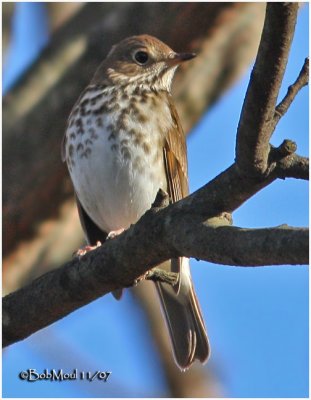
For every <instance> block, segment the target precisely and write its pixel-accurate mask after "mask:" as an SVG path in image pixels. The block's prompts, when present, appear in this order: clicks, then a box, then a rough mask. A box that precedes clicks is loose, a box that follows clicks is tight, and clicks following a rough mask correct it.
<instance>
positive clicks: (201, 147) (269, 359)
mask: <svg viewBox="0 0 311 400" xmlns="http://www.w3.org/2000/svg"><path fill="white" fill-rule="evenodd" d="M22 7H24V11H23V10H21V11H23V12H24V13H26V14H27V13H29V12H30V10H29V8H27V7H25V5H24V6H22ZM30 7H32V8H35V6H34V5H31V6H30ZM40 7H41V8H40V10H39V9H36V10H35V13H39V14H38V15H42V13H44V7H42V6H40ZM25 9H27V12H26V11H25ZM23 12H21V14H20V16H21V18H20V20H21V21H24V22H25V20H26V19H25V18H26V17H25V14H23ZM22 17H23V18H24V19H23V18H22ZM28 18H29V15H28ZM31 18H35V21H37V20H38V18H36V17H34V14H31ZM39 19H40V20H41V21H42V18H41V17H40V18H39ZM17 21H18V18H17ZM28 22H29V20H28ZM31 25H32V24H31ZM33 25H34V24H33ZM28 26H29V24H28ZM20 29H21V28H20ZM41 29H43V32H44V34H43V36H41V37H43V39H44V37H47V36H46V35H47V29H46V25H45V24H42V26H41ZM21 31H22V32H24V31H23V30H22V29H21ZM22 36H24V40H26V39H27V37H26V36H27V35H25V33H24V34H23V35H22ZM35 36H36V34H35V35H34V37H35ZM308 38H309V33H308V6H304V7H303V8H302V10H301V11H300V14H299V19H298V24H297V29H296V33H295V38H294V43H293V46H292V50H291V54H290V59H289V63H288V68H287V71H286V75H285V79H284V82H283V86H282V90H281V94H280V96H281V97H282V96H284V94H285V93H286V90H287V87H288V86H289V85H290V84H291V83H293V81H294V80H295V79H296V77H297V75H298V73H299V71H300V68H301V66H302V64H303V61H304V58H305V57H306V56H307V55H308V48H309V44H308ZM43 39H42V40H41V41H40V43H39V45H42V44H43V43H44V40H45V39H44V40H43ZM27 43H28V42H27ZM27 46H28V44H27V45H25V42H24V45H23V46H22V47H19V48H23V47H24V49H28V47H27ZM13 50H14V51H13ZM15 51H16V49H14V48H12V49H11V54H10V58H8V62H10V63H11V65H15V63H16V62H17V61H19V60H17V59H16V56H15V54H16V53H15ZM31 52H32V53H33V54H35V53H36V50H32V51H31ZM18 53H19V57H22V56H23V52H21V51H18ZM26 53H27V54H29V52H26ZM32 57H33V56H32ZM12 60H13V61H12ZM14 68H15V67H14ZM14 68H12V69H13V70H14ZM249 75H250V69H249V70H248V71H247V72H246V74H245V75H244V77H243V78H242V79H241V80H240V81H239V82H237V83H236V84H235V85H234V87H232V88H231V89H230V90H229V91H228V92H227V94H226V95H225V96H224V97H223V98H222V99H221V101H219V102H218V103H217V105H215V106H214V107H213V108H212V109H211V110H209V112H208V113H207V114H206V115H205V116H203V118H202V119H201V121H200V122H199V123H198V124H197V126H196V127H195V128H194V132H193V134H192V135H190V137H189V139H188V157H189V175H190V186H191V190H192V191H194V190H196V189H197V188H199V187H201V186H202V185H203V184H205V183H206V182H207V181H209V180H210V179H212V178H213V177H214V176H216V175H217V174H219V172H221V171H223V170H224V169H225V168H227V167H228V166H229V165H230V164H231V163H232V162H233V160H234V148H235V135H236V128H237V124H238V120H239V115H240V110H241V106H242V103H243V99H244V95H245V91H246V87H247V84H248V80H249ZM6 76H7V75H6V74H4V87H6V85H9V82H10V79H12V81H13V80H14V78H6ZM7 82H8V83H7ZM308 109H309V106H308V89H307V88H304V89H303V90H302V91H301V92H300V93H299V95H298V96H297V98H296V100H295V102H294V104H293V105H292V107H291V108H290V110H289V112H288V113H287V114H286V116H285V117H284V118H283V120H282V121H281V123H280V124H279V126H278V128H277V130H276V132H275V133H274V135H273V138H272V144H274V145H279V144H280V143H281V142H282V141H283V139H285V138H288V139H292V140H294V141H296V142H297V144H298V153H299V154H301V155H308V146H309V144H308V131H309V127H308ZM233 218H234V224H235V225H237V226H242V227H266V226H276V225H280V224H283V223H287V224H289V225H293V226H307V225H308V184H307V182H305V181H299V180H293V179H288V180H286V181H278V182H275V183H273V184H272V185H270V186H269V187H267V188H265V189H264V190H263V191H261V192H260V193H258V194H257V195H256V196H254V197H253V198H252V199H250V200H249V201H248V202H247V203H246V204H244V205H243V206H242V207H241V208H240V209H239V210H237V211H236V212H235V213H234V215H233ZM191 268H192V274H193V277H194V281H195V286H196V290H197V293H198V296H199V299H200V303H201V305H202V309H203V314H204V317H205V321H206V324H207V327H208V331H209V336H210V341H211V345H212V356H211V359H210V362H209V363H208V365H207V366H206V367H204V368H207V369H209V368H210V369H212V370H213V373H214V374H215V375H216V377H217V379H218V380H219V382H220V384H221V386H222V388H223V391H224V395H225V396H228V397H306V396H308V374H309V373H308V270H307V267H293V266H278V267H264V268H237V267H228V266H218V265H214V264H209V263H206V262H198V261H195V260H191ZM146 331H147V327H146V325H145V322H144V320H143V318H142V311H141V310H140V308H139V307H138V306H137V304H136V303H135V300H134V299H133V297H132V296H131V294H130V291H127V293H126V294H125V296H124V299H123V300H122V301H121V302H116V301H115V300H114V299H113V298H112V296H105V297H103V298H101V299H99V300H97V301H95V302H93V303H92V304H90V305H88V306H86V307H83V308H81V309H79V310H77V311H76V312H74V313H73V314H71V315H69V316H68V317H66V318H64V319H63V320H61V321H59V322H57V323H55V324H53V325H51V326H50V327H48V328H46V329H44V330H42V331H40V332H38V333H37V334H35V335H33V336H31V337H30V338H29V339H27V340H25V341H23V342H21V343H17V344H16V345H14V346H11V347H10V348H8V349H7V350H6V351H5V353H4V355H3V395H4V397H140V396H163V395H165V394H166V387H165V380H164V377H163V375H162V373H161V371H160V363H159V359H158V356H157V353H156V348H155V347H154V344H153V343H152V340H151V339H150V338H149V337H148V335H147V334H146ZM28 368H35V369H37V370H38V371H43V369H44V368H56V369H58V368H63V369H64V370H65V371H71V370H72V369H73V368H78V369H80V370H85V371H87V370H90V371H95V370H97V369H99V370H104V371H105V370H108V371H112V375H111V377H110V379H109V380H108V382H107V383H103V382H92V383H89V382H81V381H74V382H73V383H71V382H60V383H58V382H57V383H50V382H35V383H27V382H24V381H21V380H19V378H18V373H19V372H20V371H22V370H24V369H28Z"/></svg>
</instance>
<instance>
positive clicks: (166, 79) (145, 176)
mask: <svg viewBox="0 0 311 400" xmlns="http://www.w3.org/2000/svg"><path fill="white" fill-rule="evenodd" d="M194 56H195V55H194V54H192V53H175V52H174V51H173V50H172V49H170V48H169V47H168V46H167V45H165V44H164V43H162V42H161V41H160V40H158V39H156V38H154V37H151V36H148V35H141V36H133V37H130V38H127V39H125V40H123V41H122V42H120V43H119V44H117V45H115V46H113V47H112V49H111V51H110V52H109V54H108V56H107V57H106V59H105V60H104V61H103V63H102V64H101V65H100V66H99V68H98V70H97V71H96V73H95V75H94V77H93V79H92V81H91V83H90V84H89V86H87V88H86V89H85V90H84V92H83V93H82V95H81V96H80V98H79V99H78V101H77V103H76V104H75V106H74V108H73V110H72V112H71V114H70V116H69V120H68V127H67V130H66V134H65V137H64V140H63V147H62V157H63V160H66V162H67V165H68V169H69V173H70V176H71V179H72V182H73V185H74V189H75V192H76V199H77V205H78V210H79V215H80V220H81V224H82V227H83V229H84V232H85V235H86V238H87V240H88V243H89V244H90V245H94V244H96V243H97V241H104V240H105V239H106V238H107V234H108V233H109V232H112V231H114V232H116V231H119V230H121V229H123V228H125V229H126V228H128V227H129V226H130V224H133V223H135V222H136V221H137V220H138V219H139V218H140V217H141V215H142V214H144V213H145V211H146V210H148V209H149V208H150V206H151V204H152V203H153V201H154V199H155V197H156V194H157V192H158V190H159V189H160V188H162V189H163V190H165V191H167V192H168V193H169V196H170V199H171V201H172V202H175V201H177V200H179V199H181V198H183V197H184V196H186V195H187V194H188V177H187V150H186V143H185V137H184V133H183V130H182V127H181V124H180V121H179V117H178V115H177V112H176V109H175V107H174V104H173V100H172V97H171V94H170V89H171V83H172V79H173V76H174V73H175V70H176V68H177V67H178V65H179V64H180V63H182V62H183V61H186V60H190V59H191V58H193V57H194ZM161 267H163V268H167V269H169V270H173V271H177V272H179V282H178V284H177V285H176V286H175V287H172V286H169V285H167V284H164V283H157V284H156V287H157V290H158V293H159V296H160V300H161V304H162V308H163V311H164V315H165V318H166V322H167V326H168V329H169V333H170V337H171V341H172V345H173V350H174V355H175V360H176V362H177V364H178V365H179V367H180V368H181V369H186V368H188V367H189V366H190V365H191V364H192V362H193V361H194V360H195V359H199V360H200V361H201V362H204V361H205V360H206V359H207V357H208V355H209V343H208V338H207V332H206V328H205V325H204V322H203V317H202V314H201V311H200V306H199V303H198V300H197V297H196V295H195V292H194V288H193V284H192V281H191V275H190V268H189V260H188V259H187V258H179V259H173V260H170V261H167V262H166V263H164V264H163V265H161Z"/></svg>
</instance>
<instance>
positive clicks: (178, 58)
mask: <svg viewBox="0 0 311 400" xmlns="http://www.w3.org/2000/svg"><path fill="white" fill-rule="evenodd" d="M194 57H196V54H195V53H171V54H170V55H169V57H168V58H167V59H166V60H165V61H166V63H167V64H168V65H169V66H170V67H174V66H175V65H179V64H181V63H182V62H184V61H188V60H191V59H192V58H194Z"/></svg>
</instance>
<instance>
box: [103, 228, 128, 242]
mask: <svg viewBox="0 0 311 400" xmlns="http://www.w3.org/2000/svg"><path fill="white" fill-rule="evenodd" d="M124 231H125V229H124V228H120V229H116V230H115V231H110V232H109V233H108V235H107V239H108V240H109V239H113V238H115V237H116V236H118V235H121V233H123V232H124Z"/></svg>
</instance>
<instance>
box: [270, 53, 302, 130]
mask: <svg viewBox="0 0 311 400" xmlns="http://www.w3.org/2000/svg"><path fill="white" fill-rule="evenodd" d="M308 83H309V58H306V59H305V62H304V64H303V67H302V68H301V71H300V73H299V75H298V78H297V79H296V81H295V82H294V83H293V84H292V85H291V86H290V87H289V88H288V90H287V93H286V96H285V97H284V99H283V100H282V101H281V102H280V104H279V105H278V106H277V107H276V108H275V113H274V121H273V123H274V126H276V125H277V123H278V122H279V120H280V119H281V118H282V117H283V116H284V115H285V114H286V112H287V110H288V109H289V107H290V105H291V104H292V102H293V101H294V99H295V97H296V96H297V94H298V92H299V91H300V90H301V89H302V88H303V87H304V86H306V85H308Z"/></svg>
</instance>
